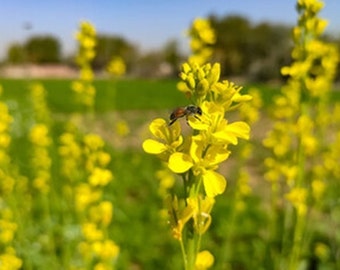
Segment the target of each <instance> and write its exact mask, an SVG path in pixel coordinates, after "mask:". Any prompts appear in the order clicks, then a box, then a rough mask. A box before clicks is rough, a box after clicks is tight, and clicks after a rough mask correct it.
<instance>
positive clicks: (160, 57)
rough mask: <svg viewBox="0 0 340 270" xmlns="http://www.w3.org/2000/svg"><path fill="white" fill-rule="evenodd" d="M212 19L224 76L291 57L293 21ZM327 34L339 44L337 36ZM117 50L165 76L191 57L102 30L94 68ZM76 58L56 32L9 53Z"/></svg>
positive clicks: (132, 63) (137, 69)
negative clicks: (141, 46) (147, 48)
mask: <svg viewBox="0 0 340 270" xmlns="http://www.w3.org/2000/svg"><path fill="white" fill-rule="evenodd" d="M209 19H210V21H211V24H212V26H213V28H214V29H215V33H216V43H215V44H214V45H212V48H213V49H214V55H213V61H217V62H220V63H221V66H222V75H223V76H244V77H246V78H247V79H250V80H255V81H268V80H273V79H274V80H275V79H279V78H281V75H280V67H282V66H283V65H288V64H289V63H290V61H291V58H290V51H291V46H292V44H291V30H292V29H291V26H289V25H283V24H273V23H269V22H262V23H258V24H254V23H251V22H250V21H249V20H248V19H247V18H245V17H242V16H239V15H233V16H224V17H218V16H215V15H211V16H210V17H209ZM324 38H325V39H327V40H329V41H331V42H335V43H337V44H339V45H340V38H339V37H334V36H330V35H329V36H325V37H324ZM339 52H340V51H339ZM113 56H120V57H121V58H123V59H124V60H125V62H126V64H127V68H128V69H127V71H128V73H130V74H131V75H135V76H142V77H148V76H149V77H153V76H155V75H156V76H157V75H162V72H161V70H162V69H161V68H162V67H167V69H166V70H167V72H166V75H167V76H175V75H177V74H178V69H179V66H180V64H181V63H182V62H183V61H184V59H186V57H187V56H186V55H184V54H183V52H181V51H180V49H179V44H178V41H176V40H171V41H168V42H167V43H166V44H165V45H164V46H163V48H160V49H158V50H157V51H152V52H148V53H141V52H140V51H139V50H138V45H137V44H133V43H132V42H130V41H128V40H127V39H125V38H123V37H119V36H111V35H102V34H98V39H97V55H96V57H95V59H94V61H93V68H94V69H96V70H102V69H104V68H105V66H106V65H107V63H108V62H109V61H110V60H111V59H112V57H113ZM72 61H73V57H72V56H69V57H66V58H64V59H63V58H62V53H61V44H60V41H59V40H58V38H56V37H53V36H32V37H31V38H29V39H28V40H27V41H26V42H25V43H24V44H18V43H16V44H12V45H11V46H10V47H9V49H8V52H7V59H6V62H7V63H12V64H20V63H27V62H30V63H36V64H46V63H66V64H69V65H72V64H73V62H72ZM338 74H339V72H338ZM163 75H164V74H163ZM338 77H339V76H338Z"/></svg>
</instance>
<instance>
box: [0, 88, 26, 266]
mask: <svg viewBox="0 0 340 270" xmlns="http://www.w3.org/2000/svg"><path fill="white" fill-rule="evenodd" d="M1 94H2V87H1V86H0V96H1ZM12 120H13V119H12V117H11V115H10V114H9V111H8V107H7V105H6V104H5V103H4V102H2V101H0V179H1V181H0V268H1V269H13V270H16V269H20V268H21V267H22V260H21V259H20V258H19V257H18V256H17V254H16V250H15V248H14V241H15V233H16V231H17V227H18V225H17V224H16V223H15V218H14V213H13V210H12V206H11V205H10V203H11V202H12V201H13V200H12V199H11V195H12V192H13V190H14V187H15V184H16V178H17V176H16V175H15V173H14V171H15V170H13V165H12V163H11V158H10V155H9V146H10V143H11V137H10V134H9V129H10V124H11V122H12ZM18 179H19V178H18ZM7 199H8V202H7Z"/></svg>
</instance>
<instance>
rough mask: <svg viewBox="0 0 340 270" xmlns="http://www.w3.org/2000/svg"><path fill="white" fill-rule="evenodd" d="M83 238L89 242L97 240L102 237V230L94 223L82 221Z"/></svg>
mask: <svg viewBox="0 0 340 270" xmlns="http://www.w3.org/2000/svg"><path fill="white" fill-rule="evenodd" d="M81 229H82V233H83V235H84V237H85V239H86V240H87V241H89V242H92V241H98V240H101V239H103V238H104V235H103V232H102V231H101V230H99V229H98V227H97V225H96V224H94V223H90V222H87V223H84V224H82V226H81Z"/></svg>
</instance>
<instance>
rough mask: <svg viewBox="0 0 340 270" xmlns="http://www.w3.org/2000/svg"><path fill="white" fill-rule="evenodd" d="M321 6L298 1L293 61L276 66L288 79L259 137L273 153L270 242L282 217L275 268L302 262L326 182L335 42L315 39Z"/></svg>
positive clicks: (294, 266)
mask: <svg viewBox="0 0 340 270" xmlns="http://www.w3.org/2000/svg"><path fill="white" fill-rule="evenodd" d="M323 5H324V4H323V2H321V1H319V0H298V1H297V10H298V13H299V18H298V23H297V26H296V27H294V29H293V40H294V48H293V51H292V59H293V63H292V64H291V65H290V66H287V67H283V68H282V70H281V71H282V74H283V75H285V76H288V81H287V84H286V85H285V86H283V87H282V89H281V95H280V96H278V97H277V98H276V99H275V103H274V104H275V109H274V111H273V116H274V117H275V120H276V122H275V123H274V126H273V129H272V130H271V131H270V132H269V133H268V135H267V137H266V139H265V140H264V145H265V146H266V147H268V148H269V149H271V151H272V156H271V157H268V158H266V160H265V165H266V167H267V172H266V174H265V178H266V180H267V181H268V182H269V183H270V184H271V191H272V208H273V209H272V224H273V226H272V230H271V234H272V235H271V237H272V241H277V240H275V239H280V238H281V237H280V235H281V231H280V230H279V229H278V228H280V222H281V220H282V219H281V218H282V217H280V216H281V214H280V213H283V218H284V225H283V228H282V229H283V232H284V233H283V236H282V238H281V240H279V242H281V248H279V249H277V250H273V251H272V252H273V257H274V258H278V259H277V260H275V259H274V265H275V267H276V268H277V269H298V268H299V267H301V266H302V265H303V264H304V263H306V262H304V260H303V257H305V256H306V252H307V250H308V246H309V245H310V242H309V241H310V237H311V235H312V232H311V231H308V229H310V227H308V224H307V222H306V221H307V220H308V219H309V218H310V217H311V216H312V213H313V211H314V210H315V206H316V204H317V201H318V200H315V198H320V196H321V193H322V192H323V191H322V190H323V189H324V187H325V185H326V183H327V180H326V177H325V176H326V174H324V173H323V172H322V171H323V170H320V168H321V167H322V165H321V164H322V163H323V158H320V157H322V156H323V155H324V152H325V149H328V148H329V141H328V139H326V134H327V132H328V131H329V127H330V125H329V124H330V118H329V117H328V115H329V109H330V104H329V93H330V90H331V88H332V81H333V79H334V76H335V69H336V65H337V58H338V56H337V53H336V48H335V47H334V45H331V44H327V43H325V42H323V41H322V40H321V39H320V36H321V34H322V33H323V31H324V29H325V27H326V25H327V22H326V21H325V20H324V19H321V18H319V17H318V13H319V12H320V10H321V9H322V7H323ZM331 136H332V135H331ZM332 137H333V136H332ZM320 165H321V167H320ZM313 192H314V199H313ZM281 194H284V195H283V196H282V195H281ZM316 194H318V195H317V196H316ZM282 204H283V206H284V207H283V208H282Z"/></svg>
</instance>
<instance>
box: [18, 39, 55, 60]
mask: <svg viewBox="0 0 340 270" xmlns="http://www.w3.org/2000/svg"><path fill="white" fill-rule="evenodd" d="M24 48H25V51H26V54H27V60H28V61H29V62H33V63H37V64H44V63H57V62H60V50H61V48H60V43H59V41H58V39H57V38H55V37H52V36H35V37H32V38H30V39H29V40H28V41H27V42H26V43H25V45H24Z"/></svg>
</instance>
